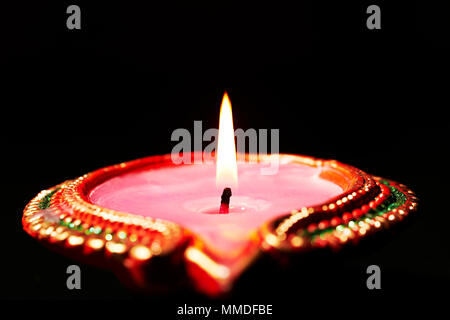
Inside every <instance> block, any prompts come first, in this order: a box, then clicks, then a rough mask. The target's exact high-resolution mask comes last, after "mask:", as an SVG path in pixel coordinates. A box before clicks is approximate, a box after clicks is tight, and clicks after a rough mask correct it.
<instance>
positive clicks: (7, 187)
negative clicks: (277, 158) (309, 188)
mask: <svg viewBox="0 0 450 320" xmlns="http://www.w3.org/2000/svg"><path fill="white" fill-rule="evenodd" d="M372 3H374V4H378V5H380V7H381V10H382V29H381V30H372V31H371V30H367V28H366V27H365V23H366V22H365V21H366V17H367V14H366V13H365V10H366V8H367V6H368V5H369V4H372ZM69 4H78V5H79V6H80V7H81V10H82V29H81V30H68V29H67V28H66V17H67V14H66V13H65V10H66V8H67V6H68V5H69ZM445 12H446V11H445V10H444V8H442V7H436V6H435V7H433V6H432V5H431V4H428V5H426V6H425V4H421V3H414V2H411V1H396V2H395V4H392V3H390V2H389V3H388V2H385V1H373V2H367V1H359V2H357V1H353V2H350V3H348V2H346V1H334V2H324V1H297V3H296V4H295V5H293V4H286V3H278V2H277V3H275V2H268V3H264V2H255V3H247V4H246V5H245V6H244V5H243V4H241V3H239V2H230V1H219V2H214V3H212V2H207V1H193V2H189V3H187V2H181V1H180V2H173V1H171V2H168V3H166V4H161V3H158V4H157V3H149V2H148V3H139V4H138V3H127V2H124V1H123V2H96V3H95V4H94V3H92V2H87V1H74V2H67V1H62V2H58V3H56V2H55V3H54V2H45V1H44V2H39V3H29V4H28V3H18V4H16V5H14V6H11V7H9V6H8V7H7V9H5V10H4V13H5V17H4V19H2V23H4V24H5V27H2V33H4V37H2V42H3V45H2V56H3V55H4V58H2V59H1V69H2V72H1V77H2V78H3V80H4V81H2V82H3V84H2V87H1V92H2V95H1V97H2V98H1V100H2V103H1V106H2V111H1V112H2V131H3V132H2V145H3V146H5V148H3V150H4V152H2V166H3V168H4V170H3V171H4V172H3V177H4V183H3V186H2V189H3V188H4V190H2V195H3V197H2V198H3V201H2V206H3V210H2V211H3V212H2V218H3V221H2V226H3V228H2V232H3V237H2V238H3V241H2V259H1V268H2V273H1V277H2V278H1V279H0V283H1V286H0V288H1V292H0V296H1V298H2V299H7V300H14V301H21V300H23V299H27V300H45V301H47V302H50V301H53V300H57V301H59V302H60V303H70V304H71V305H73V304H72V301H73V299H77V301H78V302H79V303H81V301H83V302H84V303H87V302H90V303H92V304H93V305H96V304H100V303H99V302H98V300H105V302H104V307H113V306H115V304H114V305H113V304H110V303H109V302H108V301H109V299H114V300H116V299H118V300H120V301H121V303H123V305H124V306H126V307H130V306H133V307H134V308H137V309H138V310H141V308H142V310H145V311H146V312H148V314H149V316H150V314H152V313H158V314H159V315H161V316H164V317H168V318H170V317H174V316H175V315H176V306H178V305H183V304H184V303H188V304H191V305H193V304H207V305H211V304H214V303H218V302H214V301H209V300H207V299H205V298H204V297H201V296H198V295H197V294H195V293H192V292H179V293H172V294H166V295H160V296H140V295H136V294H134V293H132V292H130V291H128V290H127V289H125V288H123V287H122V285H121V284H120V283H119V282H118V280H117V279H116V277H115V276H114V275H113V274H110V273H109V272H107V271H103V270H98V269H95V268H93V267H89V266H86V265H83V266H82V279H83V280H82V290H80V291H69V290H67V289H66V286H65V280H66V276H67V275H66V273H65V270H66V267H67V266H68V265H69V264H72V263H73V261H70V260H68V259H66V258H64V257H62V256H59V255H57V254H54V253H53V252H51V251H49V250H47V249H45V248H43V247H41V246H40V245H39V244H38V243H36V242H35V241H34V240H33V239H32V238H31V237H29V236H28V235H27V234H26V233H25V232H23V231H22V226H21V211H22V210H23V207H24V206H25V205H26V204H27V202H28V201H29V200H30V199H31V198H32V197H33V196H34V195H35V194H37V193H38V192H39V191H40V190H42V189H44V188H48V187H51V186H53V185H56V184H58V183H60V182H62V181H64V180H66V179H70V178H75V177H78V176H80V175H82V174H84V173H86V172H89V171H92V170H95V169H97V168H100V167H103V166H106V165H110V164H115V163H118V162H121V161H126V160H131V159H135V158H139V157H144V156H148V155H154V154H164V153H169V152H170V151H171V149H172V147H173V146H174V143H173V142H171V141H170V135H171V133H172V131H173V130H175V129H176V128H187V129H189V130H190V131H191V132H192V130H193V121H194V120H202V121H203V127H204V129H206V128H210V127H217V122H218V111H219V105H220V101H221V98H222V95H223V92H224V90H227V91H228V93H229V95H230V98H231V101H232V103H233V114H234V121H235V128H243V129H247V128H279V129H280V151H281V152H283V153H297V154H306V155H312V156H316V157H322V158H333V159H338V160H340V161H342V162H344V163H348V164H351V165H354V166H356V167H358V168H360V169H362V170H364V171H366V172H369V173H373V174H376V175H380V176H384V177H387V178H390V179H393V180H397V181H400V182H402V183H404V184H406V185H408V186H409V187H411V188H412V189H413V190H415V191H416V192H417V194H418V196H419V198H420V199H421V202H420V209H419V211H418V213H416V214H414V216H413V217H411V218H410V219H408V221H406V222H405V223H404V224H403V225H402V226H400V227H398V228H395V229H393V230H390V231H388V232H386V233H385V234H383V235H381V236H378V237H377V238H376V239H374V241H371V242H368V243H363V244H362V245H361V246H359V247H358V248H352V249H347V250H344V251H343V252H341V253H340V254H338V255H335V254H327V253H317V254H312V255H305V256H302V257H298V258H296V259H295V262H293V263H292V264H291V265H289V266H280V265H278V264H277V263H275V262H274V261H271V260H270V259H269V260H268V261H262V262H261V264H259V265H258V266H256V267H254V268H253V269H251V270H250V271H249V272H247V274H245V275H244V276H243V277H242V279H241V280H240V281H239V282H238V283H237V285H236V290H234V291H233V293H232V294H231V295H230V296H228V297H225V298H224V299H225V300H224V301H225V302H226V303H243V304H250V303H260V304H263V303H269V304H273V305H274V310H275V311H274V312H275V315H277V316H293V315H298V316H301V315H303V314H306V313H307V312H312V314H316V315H317V316H320V315H323V313H326V314H328V313H331V314H336V315H345V314H347V313H348V314H350V315H354V316H358V315H361V316H363V315H365V314H366V313H367V312H369V311H370V313H373V312H375V311H381V313H384V312H388V311H387V308H392V307H394V308H395V309H396V310H398V311H401V312H404V311H408V310H412V309H415V308H417V307H420V306H424V307H426V308H427V309H429V310H430V311H432V310H435V309H434V308H435V307H439V306H441V307H442V306H443V305H442V303H443V301H444V299H445V298H446V297H448V293H447V291H446V290H448V288H449V285H450V273H449V270H450V259H449V252H450V250H449V249H450V246H449V241H448V235H447V232H448V231H447V224H446V222H447V221H448V217H447V216H448V209H447V208H446V198H445V195H444V192H446V190H445V188H446V178H447V177H446V176H447V174H446V172H447V169H446V166H447V165H448V164H447V161H446V160H447V159H448V158H447V157H446V156H445V151H446V148H447V145H448V144H447V129H448V120H447V116H446V113H445V111H446V109H447V108H448V101H447V100H446V98H447V97H446V91H448V71H449V68H448V67H449V61H448V33H447V27H448V18H447V17H446V14H445ZM370 264H377V265H379V266H380V267H381V270H382V290H380V291H369V290H367V288H366V286H365V281H366V278H367V275H366V273H365V270H366V268H367V266H368V265H370ZM92 299H94V300H95V302H92ZM100 305H101V304H100Z"/></svg>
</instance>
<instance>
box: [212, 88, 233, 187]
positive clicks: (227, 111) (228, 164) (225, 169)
mask: <svg viewBox="0 0 450 320" xmlns="http://www.w3.org/2000/svg"><path fill="white" fill-rule="evenodd" d="M217 140H218V142H217V162H216V186H217V188H219V189H223V188H233V187H237V184H238V177H237V163H236V145H235V142H234V127H233V113H232V112H231V102H230V99H229V98H228V94H227V93H226V92H225V94H224V95H223V99H222V105H221V106H220V117H219V134H218V137H217Z"/></svg>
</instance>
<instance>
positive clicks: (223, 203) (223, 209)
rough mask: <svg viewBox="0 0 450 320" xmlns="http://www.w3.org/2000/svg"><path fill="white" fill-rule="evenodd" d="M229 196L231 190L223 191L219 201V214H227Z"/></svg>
mask: <svg viewBox="0 0 450 320" xmlns="http://www.w3.org/2000/svg"><path fill="white" fill-rule="evenodd" d="M231 195H232V193H231V188H225V189H223V192H222V196H221V197H220V198H221V200H220V210H219V213H229V209H230V198H231Z"/></svg>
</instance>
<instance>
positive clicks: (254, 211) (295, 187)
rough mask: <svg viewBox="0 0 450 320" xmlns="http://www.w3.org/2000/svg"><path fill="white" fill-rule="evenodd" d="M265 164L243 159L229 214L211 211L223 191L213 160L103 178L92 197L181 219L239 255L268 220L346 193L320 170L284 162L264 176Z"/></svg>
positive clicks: (221, 249)
mask: <svg viewBox="0 0 450 320" xmlns="http://www.w3.org/2000/svg"><path fill="white" fill-rule="evenodd" d="M262 167H267V163H265V164H264V163H262V164H261V163H244V162H239V163H238V174H239V182H238V183H239V186H238V188H233V190H232V192H233V196H232V197H231V201H230V213H229V214H211V213H212V212H218V210H219V206H220V196H221V194H222V190H218V189H217V188H216V180H215V179H216V175H215V173H216V167H215V164H213V163H211V164H201V165H195V164H192V165H179V166H175V167H167V168H164V167H163V168H161V167H158V168H155V169H152V168H151V167H150V168H147V169H141V170H137V171H134V172H130V173H127V174H124V175H121V176H117V177H114V178H111V179H109V180H107V181H105V182H103V183H102V184H100V185H98V186H97V187H95V188H94V189H93V190H92V191H91V193H90V195H89V197H90V200H91V201H92V203H94V204H96V205H98V206H101V207H104V208H108V209H113V210H117V211H121V212H128V213H132V214H136V215H141V216H145V217H152V218H159V219H164V220H169V221H172V222H175V223H178V224H179V225H181V226H183V227H185V228H187V229H189V230H191V231H193V232H194V233H196V234H197V235H199V236H200V237H201V238H202V239H203V240H204V242H205V244H206V245H207V246H209V247H211V248H214V250H215V251H216V252H217V251H218V252H222V253H225V254H234V253H236V252H237V251H239V250H240V249H242V247H243V246H244V245H245V244H246V243H247V241H248V238H249V235H250V234H251V232H253V231H254V230H255V229H256V228H258V227H260V226H261V225H262V224H263V223H265V222H267V221H269V220H271V219H274V218H276V217H279V216H282V215H285V214H288V213H290V212H291V211H292V210H294V209H300V208H302V207H305V206H311V205H316V204H319V203H322V202H325V201H326V200H328V199H330V198H333V197H335V196H337V195H339V194H341V193H342V191H343V190H342V189H341V187H339V186H338V185H336V184H334V183H332V182H330V181H327V180H324V179H321V178H320V177H319V174H320V172H321V170H322V169H321V168H317V167H311V166H307V165H304V164H300V163H298V162H290V161H284V162H283V163H280V165H279V169H278V172H277V173H276V174H274V175H262V174H261V170H260V169H261V168H262Z"/></svg>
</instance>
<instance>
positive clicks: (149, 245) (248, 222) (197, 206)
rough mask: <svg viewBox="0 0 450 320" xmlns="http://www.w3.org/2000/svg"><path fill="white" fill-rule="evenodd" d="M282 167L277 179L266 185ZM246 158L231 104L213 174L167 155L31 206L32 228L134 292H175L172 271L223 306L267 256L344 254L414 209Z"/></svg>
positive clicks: (370, 191)
mask: <svg viewBox="0 0 450 320" xmlns="http://www.w3.org/2000/svg"><path fill="white" fill-rule="evenodd" d="M196 156H198V154H195V153H192V154H191V157H192V158H194V157H196ZM202 156H203V155H202ZM274 156H275V157H277V160H278V161H279V167H278V171H277V172H276V173H275V174H272V175H264V174H261V168H264V167H268V166H270V162H271V161H272V160H273V157H274ZM237 158H239V157H237V156H236V148H235V141H234V128H233V121H232V113H231V104H230V101H229V99H228V96H227V95H225V96H224V99H223V101H222V106H221V112H220V120H219V136H218V145H217V154H216V162H215V163H214V162H203V163H202V164H180V165H176V164H174V163H173V161H172V159H171V155H162V156H152V157H147V158H143V159H138V160H134V161H130V162H125V163H121V164H117V165H113V166H109V167H106V168H102V169H99V170H97V171H94V172H91V173H88V174H86V175H84V176H82V177H79V178H78V179H75V180H70V181H66V182H63V183H62V184H60V185H58V186H55V187H53V188H50V189H47V190H44V191H41V192H40V193H39V194H38V195H37V196H36V197H35V198H34V199H33V200H31V202H30V203H29V204H28V205H27V206H26V208H25V210H24V215H23V226H24V229H25V231H26V232H28V233H29V234H30V235H31V236H33V237H35V238H36V239H39V240H40V241H42V242H44V243H45V244H47V245H48V246H50V247H51V248H53V249H55V250H57V251H59V252H61V253H63V254H66V255H69V256H71V257H74V258H75V259H78V260H80V261H83V262H87V263H91V264H95V265H98V266H104V267H106V268H111V269H113V270H114V271H115V272H116V273H117V274H118V276H119V277H120V279H121V280H122V281H124V282H125V283H126V284H128V285H131V286H133V287H137V288H142V289H149V290H152V289H155V288H158V287H160V286H162V287H167V286H168V285H169V280H167V283H165V280H162V281H161V279H167V277H161V276H162V275H163V274H164V273H165V272H166V273H167V272H169V271H168V270H171V271H170V272H171V273H172V276H171V278H176V279H189V280H190V281H188V283H190V284H192V285H193V286H194V287H195V288H196V289H197V290H199V291H201V292H203V293H205V294H208V295H217V294H221V293H223V292H226V291H228V290H230V289H231V288H232V284H233V282H234V281H235V280H236V279H237V278H238V276H239V275H240V274H241V273H242V272H243V270H245V268H247V267H248V266H249V265H250V264H251V263H253V262H255V261H257V258H258V257H259V256H260V255H262V254H271V253H272V252H277V253H279V254H282V253H284V252H289V253H295V252H298V254H301V252H304V251H307V250H312V249H317V248H324V247H331V248H335V249H338V248H340V247H341V246H343V245H344V244H347V243H356V242H357V241H358V239H360V238H362V237H365V236H367V235H369V234H371V233H373V232H376V231H378V230H381V229H383V228H386V227H388V226H389V225H390V224H393V223H396V222H398V221H400V220H402V219H403V218H404V217H405V216H407V215H408V213H409V212H411V211H413V210H414V209H415V208H416V198H415V196H414V194H413V193H412V191H410V190H409V189H407V188H406V187H405V186H404V185H401V184H398V183H395V182H393V181H390V180H386V179H382V178H379V177H375V176H372V175H369V174H366V173H364V172H362V171H360V170H358V169H356V168H354V167H352V166H349V165H345V164H342V163H340V162H337V161H335V160H321V159H315V158H312V157H306V156H299V155H286V154H279V155H272V156H268V155H263V156H262V155H256V154H255V155H253V154H247V155H245V157H243V159H246V161H244V160H242V161H238V160H237ZM174 273H175V274H176V275H174Z"/></svg>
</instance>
